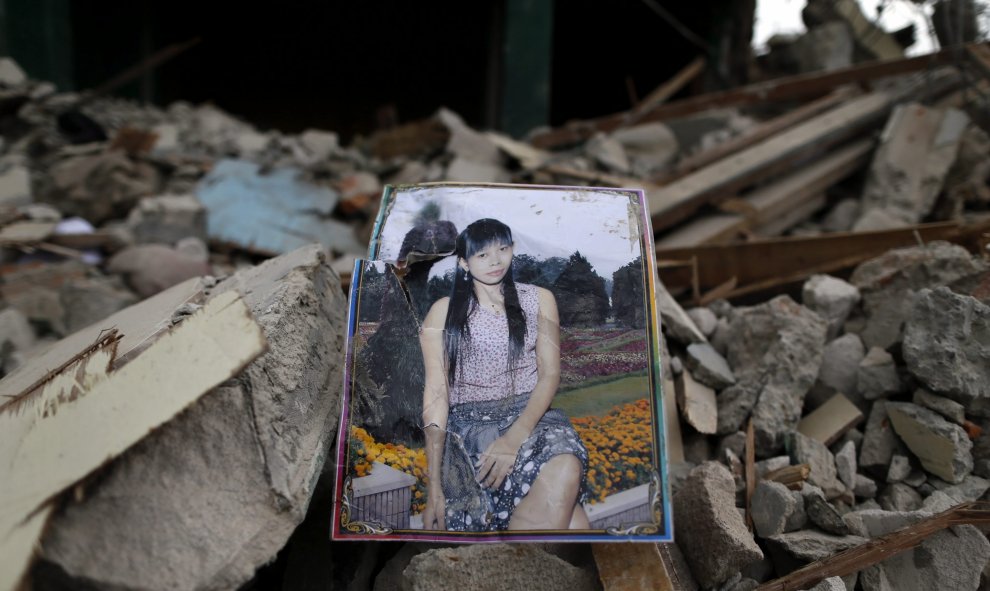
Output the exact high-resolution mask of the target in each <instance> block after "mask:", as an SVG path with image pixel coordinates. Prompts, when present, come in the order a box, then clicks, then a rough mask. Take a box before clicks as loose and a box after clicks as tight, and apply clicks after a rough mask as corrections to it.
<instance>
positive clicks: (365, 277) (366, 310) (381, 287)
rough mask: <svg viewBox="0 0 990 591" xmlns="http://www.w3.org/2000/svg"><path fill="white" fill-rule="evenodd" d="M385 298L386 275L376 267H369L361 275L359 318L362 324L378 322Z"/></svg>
mask: <svg viewBox="0 0 990 591" xmlns="http://www.w3.org/2000/svg"><path fill="white" fill-rule="evenodd" d="M384 296H385V275H384V274H383V273H381V272H380V271H379V270H378V268H377V267H376V266H375V265H367V266H366V267H365V269H364V273H362V275H361V295H360V298H361V299H360V308H359V309H358V318H359V319H360V320H361V322H378V320H379V319H380V318H381V313H382V299H383V298H384Z"/></svg>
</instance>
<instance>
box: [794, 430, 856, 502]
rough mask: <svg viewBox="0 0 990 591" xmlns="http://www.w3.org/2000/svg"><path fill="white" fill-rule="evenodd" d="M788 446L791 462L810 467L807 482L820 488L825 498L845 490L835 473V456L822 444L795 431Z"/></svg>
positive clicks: (838, 494)
mask: <svg viewBox="0 0 990 591" xmlns="http://www.w3.org/2000/svg"><path fill="white" fill-rule="evenodd" d="M788 447H789V450H788V451H789V452H790V455H791V461H792V462H793V463H795V464H808V466H810V467H811V473H810V474H809V475H808V482H809V483H811V484H813V485H815V486H817V487H819V488H820V489H822V491H823V492H824V493H825V497H826V498H828V499H834V498H836V497H838V496H840V495H841V494H842V493H843V492H844V491H845V487H844V486H843V485H842V483H841V482H839V479H838V477H837V474H836V469H835V456H833V455H832V452H831V451H829V449H828V448H827V447H826V446H825V445H824V444H822V443H821V442H819V441H816V440H814V439H812V438H810V437H807V436H805V435H802V434H801V433H799V432H796V431H795V432H794V433H792V434H791V436H790V440H789V445H788Z"/></svg>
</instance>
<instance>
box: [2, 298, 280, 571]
mask: <svg viewBox="0 0 990 591" xmlns="http://www.w3.org/2000/svg"><path fill="white" fill-rule="evenodd" d="M109 342H111V343H113V345H114V346H116V342H115V341H114V340H113V339H110V341H109ZM265 346H266V342H265V337H264V335H263V334H262V331H261V328H260V327H259V326H258V325H257V324H256V323H255V321H254V320H253V319H252V318H251V315H250V313H249V310H248V308H247V306H246V304H245V303H244V301H243V300H242V299H241V297H240V296H238V295H237V294H226V295H224V296H221V297H218V298H217V299H215V300H214V302H213V303H212V305H210V304H208V305H207V306H205V307H204V308H203V309H202V310H200V312H199V313H198V314H195V315H193V316H191V317H190V318H189V319H187V320H186V322H184V323H183V324H182V325H181V326H179V327H177V328H176V329H175V330H173V331H172V332H170V333H169V334H167V335H165V336H163V337H162V338H160V339H159V340H158V341H157V342H156V343H155V344H154V345H153V346H152V347H151V348H149V349H148V350H147V351H145V352H144V354H143V355H141V356H139V357H137V358H136V359H135V360H134V361H132V362H131V363H129V364H127V365H126V366H124V367H122V368H120V369H118V370H116V371H115V372H113V373H111V374H107V373H106V370H107V368H109V367H110V363H111V361H112V359H113V355H114V352H113V351H112V350H110V351H107V350H103V349H100V350H97V351H95V352H94V353H93V354H92V355H93V359H95V361H94V362H93V364H92V369H100V368H102V372H101V373H100V374H99V375H95V374H94V375H92V376H87V375H85V374H82V375H81V374H80V373H79V371H77V368H75V367H72V368H71V371H68V375H67V376H63V375H60V376H59V377H57V378H56V379H54V380H52V381H51V382H48V383H47V384H45V385H44V386H43V389H42V390H40V391H37V392H36V394H34V395H31V396H28V397H26V398H22V399H21V400H19V401H18V404H19V405H27V407H28V408H29V409H30V410H29V411H28V412H21V413H6V414H4V416H3V418H4V422H5V426H4V428H3V429H0V438H2V439H3V445H2V446H0V447H2V449H3V450H4V452H3V453H4V456H5V457H4V458H3V461H2V464H3V465H4V466H6V467H7V471H8V474H9V475H10V476H11V477H10V478H7V479H5V480H4V481H3V483H0V499H3V502H2V503H0V504H2V506H3V510H2V511H0V532H2V535H0V543H2V544H3V546H4V551H3V552H2V553H0V556H3V557H4V558H2V559H0V560H4V561H6V560H7V559H8V557H10V556H16V555H17V554H18V553H17V552H11V550H14V549H15V548H16V547H17V546H19V545H22V544H27V545H28V547H29V548H30V547H33V546H34V545H35V544H36V543H37V540H36V539H31V537H30V536H25V535H23V534H22V533H21V532H23V529H24V527H23V525H22V522H23V521H24V519H25V518H26V517H27V516H29V515H31V514H33V513H35V511H37V510H39V509H42V508H43V507H45V504H46V503H47V502H48V501H49V500H50V499H52V498H53V497H54V496H55V495H57V494H58V493H60V492H61V491H62V490H64V489H65V488H67V487H69V486H71V485H73V484H74V483H75V482H77V481H78V480H80V479H82V478H83V477H85V476H87V475H88V474H90V473H91V472H92V471H94V470H96V469H97V468H99V467H101V466H103V465H104V464H105V463H106V462H107V460H108V459H111V458H114V457H117V456H118V455H120V454H122V453H123V452H124V450H126V449H128V448H131V446H133V445H134V444H135V443H137V442H139V441H141V440H142V439H143V438H144V437H146V436H147V434H148V432H149V431H151V430H154V429H158V428H159V427H160V426H161V425H163V424H164V423H165V422H166V421H170V420H171V419H172V417H174V416H175V415H177V414H178V413H180V412H182V411H183V410H185V409H186V408H187V407H189V406H190V405H191V404H193V403H194V402H195V401H196V400H197V399H199V398H200V397H201V396H202V395H203V394H205V393H206V392H207V391H208V390H210V389H211V388H213V387H215V386H216V385H218V384H219V383H221V382H222V381H224V380H227V379H229V378H230V377H231V376H232V375H234V374H236V373H237V372H238V371H240V370H241V369H242V368H243V367H244V366H245V365H247V364H248V363H250V362H251V361H252V360H253V359H255V358H256V357H258V355H260V354H261V353H262V352H263V351H264V349H265ZM84 361H88V359H84ZM87 367H90V365H87ZM79 378H82V379H81V380H80V379H79ZM135 392H138V393H141V394H145V395H144V396H135ZM132 449H133V448H132ZM225 461H226V460H225ZM212 476H215V475H212ZM155 486H158V487H162V481H160V480H158V481H157V484H156V485H155ZM187 500H188V499H187ZM44 513H45V515H47V511H45V512H44ZM121 516H122V513H120V512H117V511H111V513H110V516H108V517H106V519H107V520H114V519H117V520H120V518H121ZM60 521H61V518H57V519H55V522H56V525H55V526H54V527H50V528H49V533H48V537H47V539H49V540H51V532H52V530H56V531H57V529H58V525H57V524H58V523H59V522H60ZM132 525H133V524H132ZM155 527H159V528H160V527H162V524H160V523H159V524H157V525H156V526H155ZM149 529H153V528H151V527H150V526H149ZM29 533H31V534H32V535H34V534H36V532H33V531H32V532H29ZM148 533H149V532H148V531H147V530H144V529H141V528H138V529H136V530H132V535H133V534H139V536H145V535H147V534H148ZM122 541H123V540H118V543H120V542H122ZM93 542H94V540H93V539H92V538H90V537H88V536H85V537H84V538H83V539H82V540H80V544H79V546H78V547H77V548H78V550H79V551H80V553H81V554H83V555H85V556H87V557H88V558H93V559H98V556H94V554H95V555H99V554H101V553H100V552H99V551H95V552H94V549H93ZM44 548H45V552H46V553H49V555H50V553H51V552H53V551H55V552H57V549H58V546H57V545H55V546H53V545H52V544H50V543H46V544H44ZM193 552H196V551H195V550H193ZM159 557H160V556H159ZM24 566H26V565H19V564H10V563H6V564H4V565H3V568H0V572H2V573H4V574H3V575H0V576H2V577H3V578H4V581H0V584H3V586H4V587H5V588H13V586H14V584H13V583H14V582H16V578H14V579H7V577H10V576H14V577H16V576H17V575H18V574H19V573H20V572H22V569H23V568H24ZM66 570H67V571H68V572H70V573H73V572H75V571H74V570H73V569H71V568H66ZM116 582H117V583H118V584H119V581H116ZM147 584H148V579H147V578H144V579H142V580H141V581H140V582H139V583H138V584H137V585H135V586H140V585H147Z"/></svg>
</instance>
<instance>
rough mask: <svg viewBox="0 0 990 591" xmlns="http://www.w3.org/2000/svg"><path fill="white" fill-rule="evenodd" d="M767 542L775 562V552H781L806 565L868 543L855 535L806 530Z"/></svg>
mask: <svg viewBox="0 0 990 591" xmlns="http://www.w3.org/2000/svg"><path fill="white" fill-rule="evenodd" d="M767 542H768V544H769V547H770V549H771V554H772V555H774V562H777V559H776V558H777V557H776V555H775V553H774V550H781V551H783V552H785V553H786V554H788V555H789V556H791V557H793V558H794V559H797V560H798V561H799V562H801V563H805V562H814V561H815V560H821V559H822V558H826V557H828V556H832V555H833V554H838V553H839V552H842V551H843V550H848V549H849V548H855V547H856V546H858V545H860V544H862V543H864V542H866V538H864V537H861V536H854V535H845V536H836V535H833V534H827V533H824V532H820V531H817V530H812V529H806V530H801V531H795V532H789V533H784V534H778V535H776V536H772V537H770V538H767Z"/></svg>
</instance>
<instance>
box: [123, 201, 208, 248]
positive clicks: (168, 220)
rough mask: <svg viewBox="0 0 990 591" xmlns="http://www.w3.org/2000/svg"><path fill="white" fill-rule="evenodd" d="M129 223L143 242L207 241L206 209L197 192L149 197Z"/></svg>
mask: <svg viewBox="0 0 990 591" xmlns="http://www.w3.org/2000/svg"><path fill="white" fill-rule="evenodd" d="M127 225H128V226H129V228H130V230H131V232H133V234H134V238H135V239H136V240H137V241H138V242H139V243H141V244H148V243H161V244H170V245H171V244H175V243H176V242H178V241H179V240H182V239H183V238H187V237H193V238H199V239H200V240H206V208H205V207H203V204H202V203H200V202H199V200H198V199H196V197H195V196H194V195H159V196H157V197H145V198H144V199H142V200H141V201H139V202H138V204H137V205H136V206H135V207H134V209H132V210H131V213H130V215H129V216H128V220H127Z"/></svg>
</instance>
